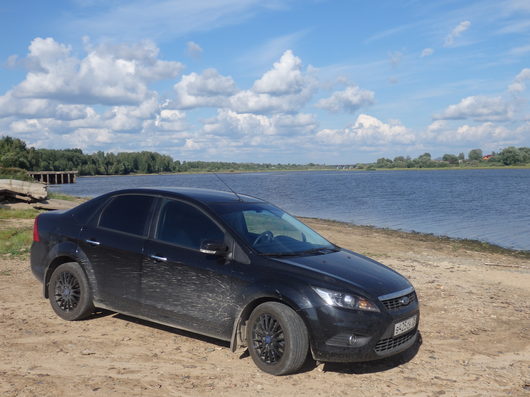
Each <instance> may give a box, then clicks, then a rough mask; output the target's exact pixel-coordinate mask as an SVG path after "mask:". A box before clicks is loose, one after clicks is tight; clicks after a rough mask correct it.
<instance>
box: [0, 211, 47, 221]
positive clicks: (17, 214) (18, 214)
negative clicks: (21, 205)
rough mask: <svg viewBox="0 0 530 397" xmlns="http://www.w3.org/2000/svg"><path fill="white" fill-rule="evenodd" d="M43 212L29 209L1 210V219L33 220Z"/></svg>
mask: <svg viewBox="0 0 530 397" xmlns="http://www.w3.org/2000/svg"><path fill="white" fill-rule="evenodd" d="M40 212H41V211H39V210H36V209H35V208H27V209H23V210H20V209H12V208H0V219H33V218H35V217H36V216H37V215H39V214H40Z"/></svg>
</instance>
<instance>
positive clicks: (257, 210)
mask: <svg viewBox="0 0 530 397" xmlns="http://www.w3.org/2000/svg"><path fill="white" fill-rule="evenodd" d="M215 209H216V211H217V212H218V213H219V215H220V216H221V218H223V219H224V221H225V222H226V223H228V224H229V225H230V226H231V227H232V228H233V229H234V231H235V232H237V234H239V235H240V236H241V237H242V238H243V239H244V240H245V241H246V242H247V243H248V244H249V245H250V246H251V247H253V248H254V249H255V250H256V251H258V252H259V253H262V254H268V255H297V254H304V253H308V252H311V251H316V250H330V249H331V250H335V249H336V247H335V246H334V245H333V244H331V243H330V242H329V241H327V240H326V239H324V238H323V237H322V236H320V235H319V234H318V233H317V232H315V231H314V230H312V229H310V228H309V227H307V226H306V225H304V224H303V223H302V222H300V221H299V220H297V219H296V218H294V217H292V216H291V215H289V214H287V213H286V212H284V211H282V210H280V209H279V208H277V207H274V206H272V205H269V204H253V203H237V204H219V205H215Z"/></svg>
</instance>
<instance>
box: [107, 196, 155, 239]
mask: <svg viewBox="0 0 530 397" xmlns="http://www.w3.org/2000/svg"><path fill="white" fill-rule="evenodd" d="M153 200H154V198H153V197H151V196H141V195H134V194H128V195H123V196H118V197H115V198H114V199H113V200H112V201H111V202H110V203H109V205H107V206H106V207H105V209H104V210H103V212H102V214H101V217H100V218H99V226H100V227H104V228H107V229H112V230H117V231H119V232H124V233H130V234H136V235H138V236H144V235H145V234H146V224H147V218H148V216H149V213H150V210H151V206H152V204H153Z"/></svg>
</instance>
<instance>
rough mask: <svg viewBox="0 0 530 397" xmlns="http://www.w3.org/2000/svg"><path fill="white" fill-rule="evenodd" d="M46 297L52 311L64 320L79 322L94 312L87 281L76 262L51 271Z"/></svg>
mask: <svg viewBox="0 0 530 397" xmlns="http://www.w3.org/2000/svg"><path fill="white" fill-rule="evenodd" d="M48 296H49V299H50V304H51V305H52V308H53V310H54V311H55V313H57V315H58V316H59V317H61V318H62V319H64V320H68V321H75V320H81V319H83V318H86V317H88V316H89V315H91V314H92V313H93V312H94V304H93V302H92V292H91V290H90V286H89V285H88V280H87V278H86V276H85V273H84V272H83V269H81V266H79V264H77V263H76V262H68V263H63V264H62V265H60V266H58V267H57V269H55V270H54V271H53V273H52V275H51V277H50V282H49V283H48Z"/></svg>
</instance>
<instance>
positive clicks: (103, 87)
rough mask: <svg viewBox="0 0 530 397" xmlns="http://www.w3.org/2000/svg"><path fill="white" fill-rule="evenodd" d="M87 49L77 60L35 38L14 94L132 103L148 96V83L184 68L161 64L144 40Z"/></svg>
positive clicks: (81, 101) (56, 45)
mask: <svg viewBox="0 0 530 397" xmlns="http://www.w3.org/2000/svg"><path fill="white" fill-rule="evenodd" d="M87 50H88V54H87V55H86V57H85V58H82V59H79V58H76V57H74V56H72V55H71V52H72V50H71V48H70V47H69V46H66V45H64V44H61V43H58V42H56V41H55V40H54V39H53V38H46V39H42V38H36V39H34V40H33V41H32V42H31V44H30V46H29V54H28V57H27V61H28V62H26V65H27V67H28V68H29V70H28V74H27V75H26V78H25V80H24V81H23V82H21V83H20V84H19V85H18V86H16V87H15V88H14V89H13V91H12V95H13V96H16V97H20V98H46V99H54V100H58V101H61V102H66V103H73V104H106V105H124V104H134V103H140V102H142V101H144V100H145V99H146V98H148V97H149V96H150V95H152V93H151V92H150V91H149V89H148V84H149V83H151V82H153V81H157V80H161V79H166V78H172V77H175V76H176V75H177V74H178V73H179V72H180V71H181V70H182V65H181V64H180V63H179V62H170V61H162V60H159V59H158V58H157V57H158V48H157V47H156V46H155V45H154V44H153V43H151V42H148V41H145V42H142V43H139V44H135V45H100V46H98V47H94V48H91V47H90V46H88V47H87Z"/></svg>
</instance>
